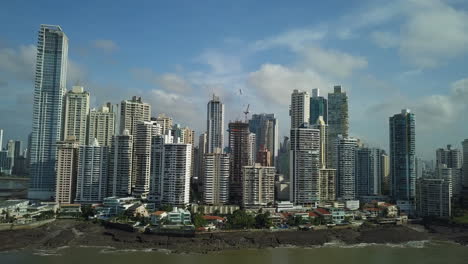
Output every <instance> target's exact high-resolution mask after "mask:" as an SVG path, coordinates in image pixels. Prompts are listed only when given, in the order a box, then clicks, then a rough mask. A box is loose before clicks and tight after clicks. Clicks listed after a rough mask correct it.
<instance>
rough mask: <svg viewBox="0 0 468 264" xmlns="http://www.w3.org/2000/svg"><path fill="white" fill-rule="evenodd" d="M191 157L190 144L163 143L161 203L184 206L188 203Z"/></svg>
mask: <svg viewBox="0 0 468 264" xmlns="http://www.w3.org/2000/svg"><path fill="white" fill-rule="evenodd" d="M191 158H192V146H191V145H190V144H181V143H173V144H165V145H164V159H163V169H162V170H163V178H162V191H161V196H162V199H161V203H162V204H169V205H174V206H184V205H187V204H188V203H189V201H190V200H189V199H190V170H191V168H190V167H191V162H190V160H191Z"/></svg>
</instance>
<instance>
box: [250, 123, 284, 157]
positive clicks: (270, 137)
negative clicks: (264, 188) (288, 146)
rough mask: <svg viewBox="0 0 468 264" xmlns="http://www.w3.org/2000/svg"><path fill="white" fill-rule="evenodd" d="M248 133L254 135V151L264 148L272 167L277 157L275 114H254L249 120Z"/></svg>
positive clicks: (277, 142)
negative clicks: (269, 154)
mask: <svg viewBox="0 0 468 264" xmlns="http://www.w3.org/2000/svg"><path fill="white" fill-rule="evenodd" d="M249 129H250V132H252V133H254V134H255V149H256V150H257V151H258V150H260V149H263V148H266V149H267V150H268V151H269V152H270V153H271V156H270V162H269V163H270V164H271V166H274V164H275V162H276V158H277V157H278V149H279V141H278V120H277V119H276V118H275V114H254V115H252V118H251V119H250V120H249Z"/></svg>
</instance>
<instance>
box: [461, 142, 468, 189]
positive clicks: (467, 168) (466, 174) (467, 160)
mask: <svg viewBox="0 0 468 264" xmlns="http://www.w3.org/2000/svg"><path fill="white" fill-rule="evenodd" d="M462 146H463V168H462V171H463V186H464V187H468V139H465V140H463V142H462Z"/></svg>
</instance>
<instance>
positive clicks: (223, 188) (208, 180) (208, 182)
mask: <svg viewBox="0 0 468 264" xmlns="http://www.w3.org/2000/svg"><path fill="white" fill-rule="evenodd" d="M204 164H205V169H204V172H205V175H204V176H203V203H204V204H209V205H222V204H227V203H228V202H229V154H225V153H222V152H221V149H216V152H214V153H207V154H205V162H204Z"/></svg>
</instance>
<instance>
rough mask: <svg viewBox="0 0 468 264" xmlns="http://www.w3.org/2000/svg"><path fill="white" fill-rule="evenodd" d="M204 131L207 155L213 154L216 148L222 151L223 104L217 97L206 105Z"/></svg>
mask: <svg viewBox="0 0 468 264" xmlns="http://www.w3.org/2000/svg"><path fill="white" fill-rule="evenodd" d="M206 120H207V122H206V131H207V137H208V153H213V152H214V151H215V149H216V148H219V149H221V150H223V145H224V104H223V103H221V101H220V100H219V97H218V96H215V95H214V94H213V98H212V99H211V100H210V101H209V102H208V104H207V115H206Z"/></svg>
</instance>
